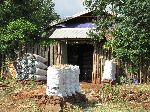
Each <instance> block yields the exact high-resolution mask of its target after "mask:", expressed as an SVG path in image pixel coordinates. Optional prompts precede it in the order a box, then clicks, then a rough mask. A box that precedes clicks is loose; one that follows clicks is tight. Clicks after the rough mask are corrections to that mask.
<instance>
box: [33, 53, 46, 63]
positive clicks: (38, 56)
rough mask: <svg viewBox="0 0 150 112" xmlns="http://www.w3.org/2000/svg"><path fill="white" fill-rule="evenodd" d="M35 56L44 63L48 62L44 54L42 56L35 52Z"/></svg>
mask: <svg viewBox="0 0 150 112" xmlns="http://www.w3.org/2000/svg"><path fill="white" fill-rule="evenodd" d="M33 56H34V57H35V59H36V60H37V61H40V62H42V63H45V62H47V59H46V58H44V57H42V56H40V55H37V54H33Z"/></svg>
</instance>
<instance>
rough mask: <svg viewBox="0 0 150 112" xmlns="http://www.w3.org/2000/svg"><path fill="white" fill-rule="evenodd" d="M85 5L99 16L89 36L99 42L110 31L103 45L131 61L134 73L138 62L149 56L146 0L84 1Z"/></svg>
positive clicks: (148, 5) (149, 17)
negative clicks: (108, 37) (94, 28)
mask: <svg viewBox="0 0 150 112" xmlns="http://www.w3.org/2000/svg"><path fill="white" fill-rule="evenodd" d="M84 4H85V5H86V6H87V8H88V9H90V10H93V12H94V15H96V16H97V17H98V18H97V20H96V21H95V23H96V25H97V28H96V31H93V33H94V34H96V35H94V34H93V33H90V34H92V35H93V36H92V38H94V39H96V40H97V41H101V40H103V39H106V37H105V35H106V34H110V35H111V36H112V37H111V38H110V39H107V42H106V43H105V45H104V47H105V48H107V49H111V51H112V54H113V57H114V58H118V59H122V60H123V61H125V62H128V63H131V65H132V67H134V70H132V72H134V73H136V72H137V70H138V69H137V68H138V67H139V65H140V64H141V62H146V61H148V60H149V59H150V56H149V54H150V13H149V12H150V2H149V0H119V1H118V0H85V3H84ZM108 7H110V8H108ZM106 9H107V10H106ZM95 32H96V33H95ZM135 68H136V69H135Z"/></svg>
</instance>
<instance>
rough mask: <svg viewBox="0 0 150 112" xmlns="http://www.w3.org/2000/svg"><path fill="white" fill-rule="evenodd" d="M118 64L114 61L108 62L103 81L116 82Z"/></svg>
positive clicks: (106, 62)
mask: <svg viewBox="0 0 150 112" xmlns="http://www.w3.org/2000/svg"><path fill="white" fill-rule="evenodd" d="M115 74H116V64H115V63H114V62H113V61H112V60H106V61H105V65H104V72H103V77H102V80H104V79H106V80H116V78H115Z"/></svg>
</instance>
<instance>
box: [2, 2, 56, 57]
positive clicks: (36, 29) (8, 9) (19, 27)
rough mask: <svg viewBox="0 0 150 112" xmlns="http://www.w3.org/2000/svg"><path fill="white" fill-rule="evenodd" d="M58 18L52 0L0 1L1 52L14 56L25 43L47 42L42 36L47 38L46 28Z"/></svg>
mask: <svg viewBox="0 0 150 112" xmlns="http://www.w3.org/2000/svg"><path fill="white" fill-rule="evenodd" d="M57 18H58V15H57V14H56V13H55V12H54V3H53V2H52V0H2V1H0V53H1V54H6V57H14V55H15V50H18V48H20V49H21V47H22V46H23V45H24V44H25V43H40V42H41V43H45V44H46V42H45V41H44V42H43V40H44V39H41V37H42V38H45V39H47V38H46V37H47V36H48V35H47V33H45V32H46V31H45V29H46V28H47V25H48V24H49V23H50V22H51V21H53V20H55V19H57ZM47 43H49V41H47Z"/></svg>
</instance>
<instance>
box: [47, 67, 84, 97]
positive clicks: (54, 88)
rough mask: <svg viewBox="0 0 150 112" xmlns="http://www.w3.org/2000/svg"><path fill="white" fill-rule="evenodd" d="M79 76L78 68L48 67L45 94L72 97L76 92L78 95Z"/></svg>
mask: <svg viewBox="0 0 150 112" xmlns="http://www.w3.org/2000/svg"><path fill="white" fill-rule="evenodd" d="M79 74H80V70H79V67H78V66H73V65H58V66H52V67H48V70H47V89H46V94H47V95H49V96H61V97H66V96H72V94H76V92H78V93H80V92H81V90H80V84H79ZM77 86H78V87H77Z"/></svg>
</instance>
